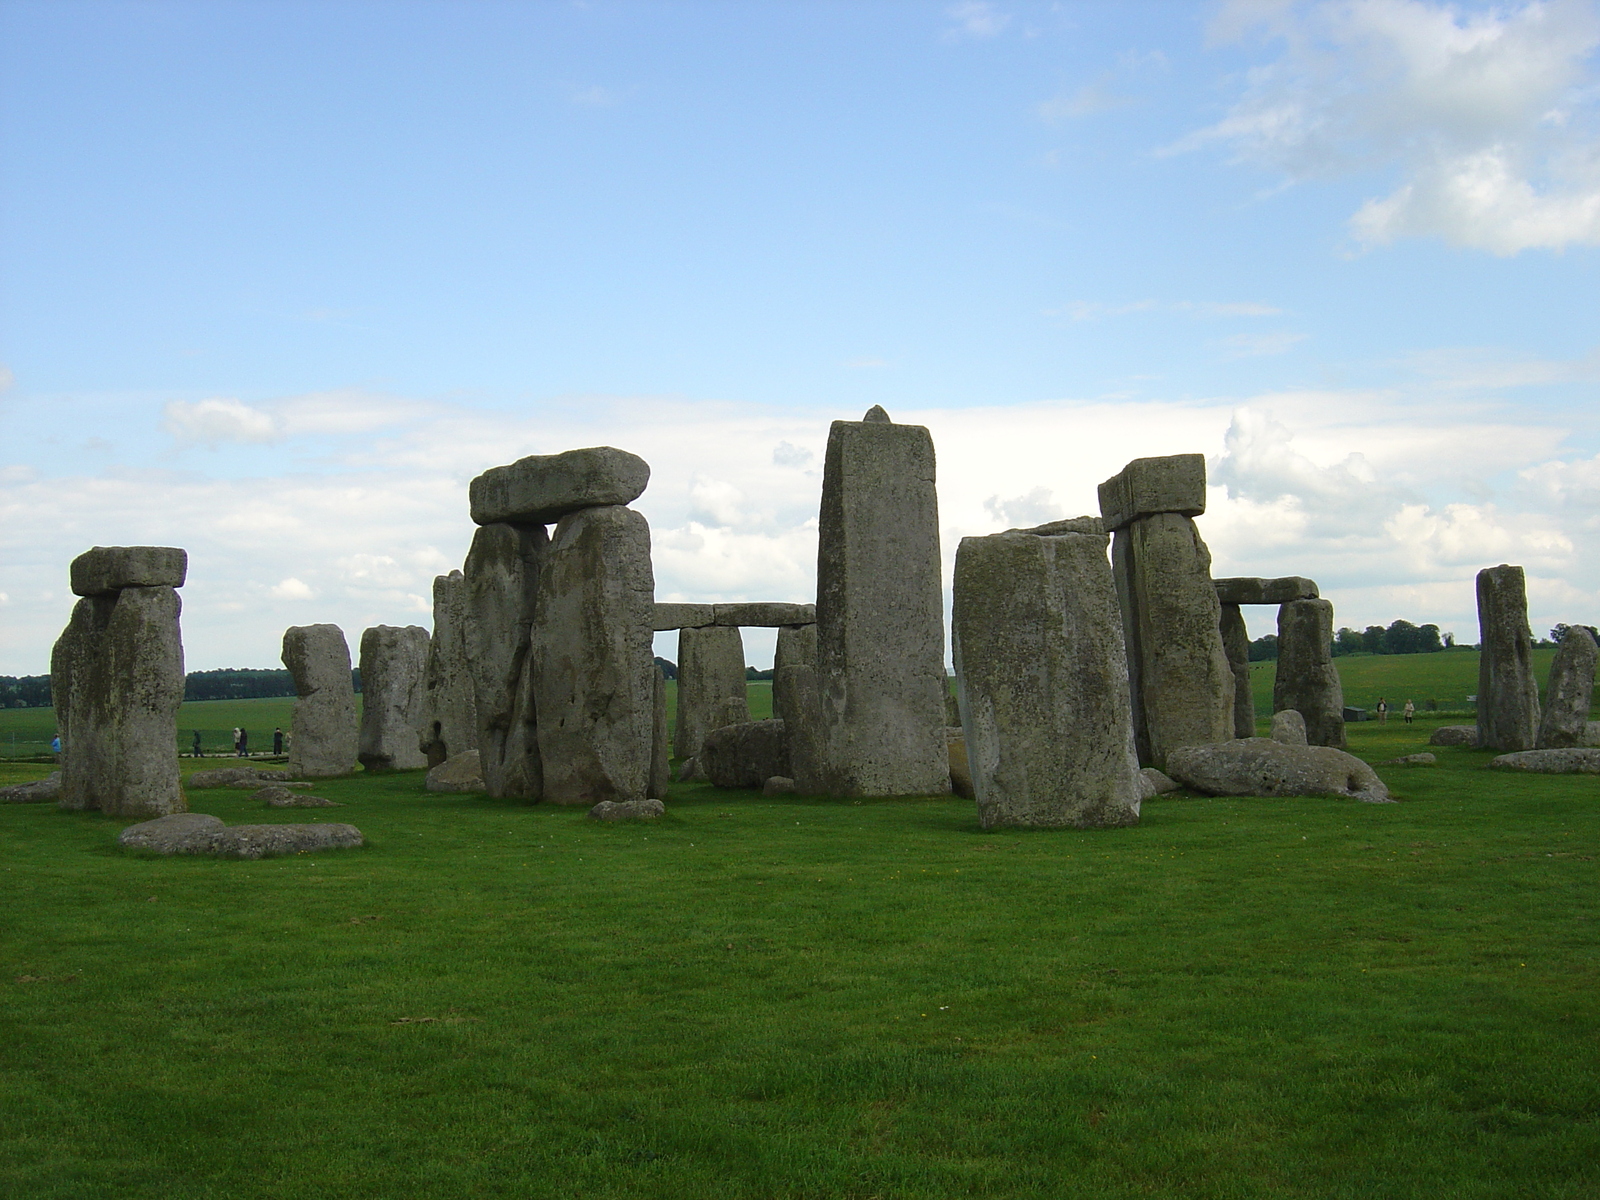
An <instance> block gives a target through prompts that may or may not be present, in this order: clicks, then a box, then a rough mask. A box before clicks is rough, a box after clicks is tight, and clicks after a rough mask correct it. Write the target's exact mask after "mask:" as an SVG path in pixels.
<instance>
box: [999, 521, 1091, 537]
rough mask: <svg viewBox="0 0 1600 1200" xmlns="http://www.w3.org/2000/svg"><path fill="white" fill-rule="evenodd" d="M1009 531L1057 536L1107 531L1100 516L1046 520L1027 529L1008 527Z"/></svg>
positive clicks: (1038, 535)
mask: <svg viewBox="0 0 1600 1200" xmlns="http://www.w3.org/2000/svg"><path fill="white" fill-rule="evenodd" d="M1005 532H1007V533H1031V534H1033V535H1034V536H1035V537H1055V536H1057V535H1058V534H1063V533H1105V532H1106V523H1105V522H1104V521H1103V520H1101V519H1100V518H1099V517H1068V518H1067V519H1066V520H1064V521H1046V522H1045V523H1044V524H1043V525H1033V526H1030V527H1029V528H1027V529H1007V530H1006V531H1005Z"/></svg>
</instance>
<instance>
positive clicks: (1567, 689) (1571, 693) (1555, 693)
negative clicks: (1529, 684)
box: [1539, 625, 1600, 750]
mask: <svg viewBox="0 0 1600 1200" xmlns="http://www.w3.org/2000/svg"><path fill="white" fill-rule="evenodd" d="M1596 658H1600V647H1596V645H1595V640H1594V635H1593V634H1591V633H1590V632H1589V631H1588V630H1587V629H1585V628H1584V627H1583V626H1582V625H1570V626H1568V627H1567V632H1566V633H1565V634H1563V635H1562V638H1561V648H1560V649H1558V650H1557V651H1556V657H1555V661H1553V662H1552V663H1551V664H1550V683H1549V685H1548V686H1547V687H1546V688H1545V690H1544V717H1543V719H1542V720H1541V721H1540V722H1539V749H1541V750H1564V749H1567V748H1569V747H1573V746H1582V745H1583V744H1584V742H1585V740H1586V734H1587V726H1588V722H1589V705H1590V704H1591V703H1592V702H1593V700H1594V669H1595V660H1596Z"/></svg>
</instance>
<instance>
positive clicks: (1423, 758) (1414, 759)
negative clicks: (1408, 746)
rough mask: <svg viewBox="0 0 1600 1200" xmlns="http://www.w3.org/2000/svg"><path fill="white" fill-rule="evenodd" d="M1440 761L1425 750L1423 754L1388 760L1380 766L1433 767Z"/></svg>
mask: <svg viewBox="0 0 1600 1200" xmlns="http://www.w3.org/2000/svg"><path fill="white" fill-rule="evenodd" d="M1438 761H1439V756H1438V755H1437V754H1429V753H1428V752H1427V751H1426V750H1424V751H1423V752H1422V753H1421V754H1402V755H1401V756H1400V757H1399V758H1386V759H1384V760H1383V761H1382V762H1381V763H1379V764H1378V765H1379V766H1380V767H1431V766H1433V764H1434V763H1436V762H1438Z"/></svg>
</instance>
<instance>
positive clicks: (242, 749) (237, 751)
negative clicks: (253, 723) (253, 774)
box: [189, 725, 283, 758]
mask: <svg viewBox="0 0 1600 1200" xmlns="http://www.w3.org/2000/svg"><path fill="white" fill-rule="evenodd" d="M272 752H273V753H274V754H282V753H283V730H282V729H281V728H276V729H274V730H273V731H272ZM189 753H190V754H192V755H193V756H194V757H195V758H204V757H205V751H203V750H202V749H201V748H200V731H199V730H198V729H196V730H195V731H194V741H193V743H192V744H191V747H190V751H189ZM233 754H234V757H235V758H248V757H249V756H250V731H249V730H248V729H245V728H243V727H241V726H238V725H236V726H234V729H233Z"/></svg>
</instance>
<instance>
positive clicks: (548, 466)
mask: <svg viewBox="0 0 1600 1200" xmlns="http://www.w3.org/2000/svg"><path fill="white" fill-rule="evenodd" d="M649 482H650V464H649V463H647V462H645V460H644V459H642V458H640V457H639V456H638V455H637V454H629V453H628V452H627V451H626V450H618V449H616V448H615V447H613V446H591V447H589V448H588V449H585V450H567V451H565V452H563V453H561V454H530V455H529V456H528V457H527V458H519V459H518V460H517V461H516V462H514V463H511V464H510V465H509V466H504V467H491V468H490V469H489V470H487V471H485V472H484V473H483V474H482V475H479V476H478V477H477V478H476V479H474V480H473V481H472V486H471V488H470V490H469V493H468V494H469V497H470V499H471V502H472V519H473V521H474V522H476V523H477V524H479V525H494V524H497V523H499V522H502V521H504V522H506V523H508V524H511V525H549V524H550V523H552V522H554V521H559V520H560V519H561V518H562V517H564V516H566V515H567V514H568V513H574V512H577V511H578V510H579V509H583V508H597V507H600V506H601V505H610V504H629V503H631V502H633V501H634V500H637V499H638V498H639V496H640V495H641V494H642V493H643V492H644V489H645V486H646V485H647V484H648V483H649Z"/></svg>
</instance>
